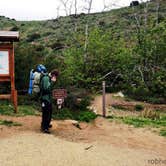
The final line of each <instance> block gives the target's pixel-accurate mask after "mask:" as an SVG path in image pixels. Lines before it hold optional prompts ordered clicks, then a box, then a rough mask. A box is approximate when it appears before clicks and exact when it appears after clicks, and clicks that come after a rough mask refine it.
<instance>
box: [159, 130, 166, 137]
mask: <svg viewBox="0 0 166 166" xmlns="http://www.w3.org/2000/svg"><path fill="white" fill-rule="evenodd" d="M160 135H161V136H164V137H166V128H165V129H162V130H160Z"/></svg>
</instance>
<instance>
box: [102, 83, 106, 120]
mask: <svg viewBox="0 0 166 166" xmlns="http://www.w3.org/2000/svg"><path fill="white" fill-rule="evenodd" d="M102 87H103V101H102V108H103V117H106V109H105V81H103V82H102Z"/></svg>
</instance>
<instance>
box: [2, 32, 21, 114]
mask: <svg viewBox="0 0 166 166" xmlns="http://www.w3.org/2000/svg"><path fill="white" fill-rule="evenodd" d="M14 41H19V33H18V32H12V31H0V42H1V43H0V51H6V52H8V57H9V58H8V60H9V66H8V67H9V69H8V70H9V73H6V72H4V73H3V70H2V72H1V73H0V82H10V84H11V93H10V94H1V95H0V99H9V100H11V101H12V103H13V105H14V110H15V113H17V105H18V103H17V90H16V89H15V74H14V73H15V67H14V43H13V42H14Z"/></svg>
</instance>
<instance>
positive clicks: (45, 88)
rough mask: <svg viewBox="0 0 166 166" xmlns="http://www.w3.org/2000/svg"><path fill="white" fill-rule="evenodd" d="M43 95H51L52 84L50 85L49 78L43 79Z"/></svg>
mask: <svg viewBox="0 0 166 166" xmlns="http://www.w3.org/2000/svg"><path fill="white" fill-rule="evenodd" d="M41 85H42V94H43V95H45V94H49V93H51V83H50V78H49V77H46V76H45V77H43V79H42V82H41Z"/></svg>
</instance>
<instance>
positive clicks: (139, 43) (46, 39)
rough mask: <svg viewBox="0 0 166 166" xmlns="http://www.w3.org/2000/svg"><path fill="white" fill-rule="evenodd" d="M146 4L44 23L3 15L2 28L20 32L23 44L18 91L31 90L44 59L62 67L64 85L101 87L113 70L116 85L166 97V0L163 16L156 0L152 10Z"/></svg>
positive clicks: (19, 54)
mask: <svg viewBox="0 0 166 166" xmlns="http://www.w3.org/2000/svg"><path fill="white" fill-rule="evenodd" d="M145 7H146V4H145V3H143V4H140V5H139V6H137V7H134V8H132V7H125V8H121V9H116V10H111V11H108V12H103V13H95V14H89V15H86V14H84V13H82V14H79V15H76V16H75V15H71V16H68V17H59V18H57V19H53V20H44V21H16V20H14V19H10V18H6V17H4V16H0V30H13V31H19V32H20V42H19V43H17V44H15V45H16V81H17V89H20V90H22V89H26V88H27V86H28V77H29V70H30V69H31V68H34V67H35V65H36V64H38V63H44V64H45V65H46V66H47V68H48V69H49V70H51V69H53V68H58V69H59V70H60V71H61V78H60V80H59V84H58V85H61V86H63V87H67V86H75V87H83V88H87V89H91V88H92V89H98V87H99V85H100V83H99V82H98V80H99V78H101V77H102V76H103V75H105V74H106V73H108V72H110V71H112V73H113V74H112V76H110V78H108V82H109V83H111V82H112V85H111V89H112V88H113V89H114V90H115V89H118V90H119V89H124V90H126V91H127V92H128V87H129V89H131V88H130V86H132V85H136V87H134V90H132V92H130V93H131V94H134V93H135V91H137V89H138V88H140V89H141V90H142V88H143V89H145V90H144V91H143V93H145V94H146V95H147V94H148V95H152V94H155V95H156V94H159V96H160V97H163V94H164V92H165V91H163V89H165V88H164V87H165V86H166V83H165V76H164V71H165V66H166V64H165V58H164V56H165V51H164V50H165V37H164V36H165V35H166V31H165V27H166V2H165V0H161V1H160V7H159V10H158V14H157V4H156V1H151V2H149V3H148V5H147V13H146V11H145ZM146 18H147V22H145V19H146ZM87 23H88V25H89V29H88V32H89V36H88V41H87V43H88V46H87V49H86V50H85V49H84V45H85V42H86V36H85V24H87ZM160 35H161V36H160ZM85 56H86V59H85ZM141 56H142V57H141ZM83 57H84V58H83ZM139 58H140V59H139ZM108 59H109V60H108ZM109 61H110V63H109ZM145 62H146V63H145ZM122 64H123V65H122ZM124 64H126V65H124ZM91 66H93V68H92V67H91ZM20 69H24V71H23V70H20ZM156 69H157V70H159V71H157V72H158V73H157V75H155V74H156V72H155V71H156ZM78 71H79V72H78ZM131 71H132V72H131ZM131 74H133V75H131ZM119 75H120V77H119ZM158 75H159V76H160V78H159V76H158ZM94 76H95V77H94ZM121 76H123V77H121ZM64 79H65V81H64ZM122 85H123V86H122ZM129 85H130V86H129ZM152 89H153V90H152ZM138 91H140V90H139V89H138ZM149 92H150V93H149ZM165 94H166V93H165Z"/></svg>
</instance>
